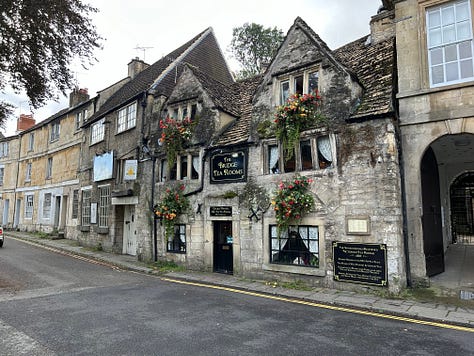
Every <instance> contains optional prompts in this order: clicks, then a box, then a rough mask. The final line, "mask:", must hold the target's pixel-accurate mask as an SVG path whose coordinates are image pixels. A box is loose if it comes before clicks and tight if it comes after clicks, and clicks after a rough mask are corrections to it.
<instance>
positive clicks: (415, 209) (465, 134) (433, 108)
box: [395, 0, 474, 284]
mask: <svg viewBox="0 0 474 356" xmlns="http://www.w3.org/2000/svg"><path fill="white" fill-rule="evenodd" d="M454 4H455V2H453V1H416V0H407V1H398V2H396V7H395V13H396V17H397V18H398V19H400V21H398V22H397V25H396V38H397V60H398V78H399V79H398V87H399V91H398V95H397V98H398V102H399V107H400V132H401V148H402V151H403V161H402V167H403V171H404V179H403V182H404V186H405V191H406V193H405V200H406V224H407V231H406V236H407V241H408V250H409V261H410V277H411V279H413V283H414V284H416V283H418V282H420V281H423V280H426V278H427V276H430V275H433V274H436V273H440V272H442V270H443V268H444V264H443V259H444V257H443V254H444V252H445V251H446V249H447V248H448V247H449V245H450V244H452V243H454V242H456V239H455V237H454V234H453V229H455V225H456V224H455V222H454V221H453V210H452V209H453V208H452V206H451V195H450V189H451V188H452V187H453V184H454V182H455V180H456V178H458V177H461V176H462V175H463V174H469V172H474V162H473V160H472V157H473V152H474V135H473V134H474V105H473V104H474V87H473V86H472V78H471V79H470V80H469V81H466V80H463V81H460V80H452V81H446V82H445V83H441V84H436V85H433V84H430V64H429V48H428V47H429V43H428V37H427V36H428V30H427V11H428V10H436V9H438V8H439V7H440V6H445V8H446V9H447V10H446V11H447V12H448V11H450V8H449V7H450V6H451V7H452V6H454ZM464 5H467V6H468V8H470V10H469V11H470V18H472V3H471V2H470V1H467V2H465V3H464V4H463V6H464ZM469 26H470V27H471V28H470V33H472V21H471V23H470V24H469ZM469 41H470V42H469V43H470V46H471V47H472V35H471V39H470V40H469ZM471 53H472V50H471ZM471 55H472V54H471ZM470 66H471V70H472V60H471V64H470ZM428 151H429V152H434V156H435V163H434V164H433V165H432V166H433V168H429V167H424V163H423V162H424V159H426V158H427V157H428V155H429V154H430V153H429V152H428ZM428 169H430V170H432V172H433V173H428ZM434 172H437V173H434ZM471 174H472V173H471ZM426 175H428V177H426ZM437 176H439V183H433V182H435V180H437V179H435V178H437ZM431 183H433V184H434V185H433V187H432V188H430V189H431V192H426V195H425V194H424V193H423V185H424V186H425V187H428V185H429V184H431ZM426 189H428V188H426ZM427 195H428V196H429V195H434V196H437V200H438V201H432V202H430V201H429V199H428V198H427ZM471 214H472V213H471ZM428 219H433V220H430V221H429V222H428ZM424 224H425V225H424Z"/></svg>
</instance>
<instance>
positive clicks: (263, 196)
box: [239, 178, 270, 211]
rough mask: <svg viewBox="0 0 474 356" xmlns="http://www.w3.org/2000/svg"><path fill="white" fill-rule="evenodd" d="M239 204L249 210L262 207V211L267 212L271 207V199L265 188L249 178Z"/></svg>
mask: <svg viewBox="0 0 474 356" xmlns="http://www.w3.org/2000/svg"><path fill="white" fill-rule="evenodd" d="M239 203H240V204H242V206H244V207H246V208H247V209H250V208H252V207H260V209H261V210H262V211H266V209H267V208H268V207H269V205H270V197H269V195H268V193H267V191H266V190H265V188H263V187H261V186H259V185H258V184H257V183H255V180H254V179H253V178H249V181H248V182H247V184H245V187H244V190H243V191H242V193H241V194H240V196H239Z"/></svg>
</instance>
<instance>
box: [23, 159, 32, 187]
mask: <svg viewBox="0 0 474 356" xmlns="http://www.w3.org/2000/svg"><path fill="white" fill-rule="evenodd" d="M32 170H33V163H32V162H27V163H26V167H25V182H31V174H32Z"/></svg>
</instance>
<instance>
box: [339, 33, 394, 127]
mask: <svg viewBox="0 0 474 356" xmlns="http://www.w3.org/2000/svg"><path fill="white" fill-rule="evenodd" d="M368 40H369V36H365V37H362V38H360V39H358V40H356V41H354V42H351V43H349V44H347V45H345V46H343V47H340V48H338V49H337V50H334V51H333V53H334V55H335V57H336V58H337V59H338V60H339V61H341V63H343V64H344V65H345V66H346V67H348V68H349V69H350V70H351V71H352V72H353V73H355V75H356V76H357V79H358V80H359V82H360V83H361V84H362V86H363V88H364V94H363V96H362V99H361V102H360V105H359V106H358V108H357V109H356V111H355V112H354V113H353V114H352V115H351V117H350V119H361V118H363V117H367V116H378V115H383V114H388V113H392V112H393V105H392V102H393V95H394V88H393V86H394V81H395V78H394V66H395V39H393V38H392V39H388V40H385V41H382V42H379V43H376V44H367V43H368V42H369V41H368Z"/></svg>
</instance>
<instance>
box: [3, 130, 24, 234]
mask: <svg viewBox="0 0 474 356" xmlns="http://www.w3.org/2000/svg"><path fill="white" fill-rule="evenodd" d="M19 147H20V139H19V136H18V135H14V136H10V137H2V138H0V192H1V195H0V196H1V199H0V217H1V219H2V226H4V227H5V228H12V227H16V226H18V221H19V214H20V212H19V207H16V206H15V203H16V201H17V200H16V183H17V175H18V157H19Z"/></svg>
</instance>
